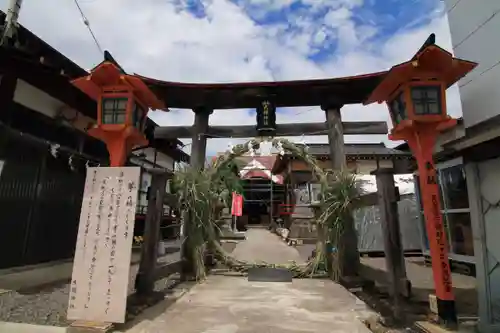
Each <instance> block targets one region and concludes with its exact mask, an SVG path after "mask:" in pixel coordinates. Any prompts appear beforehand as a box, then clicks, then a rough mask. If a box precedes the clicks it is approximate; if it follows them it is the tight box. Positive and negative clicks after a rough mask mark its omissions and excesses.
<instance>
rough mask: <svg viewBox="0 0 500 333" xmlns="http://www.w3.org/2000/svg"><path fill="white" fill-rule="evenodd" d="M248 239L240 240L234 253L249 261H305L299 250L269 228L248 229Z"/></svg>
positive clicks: (239, 257)
mask: <svg viewBox="0 0 500 333" xmlns="http://www.w3.org/2000/svg"><path fill="white" fill-rule="evenodd" d="M245 236H246V240H245V241H242V242H239V243H238V245H236V248H235V249H234V251H233V252H232V255H233V256H234V257H235V258H237V259H240V260H243V261H248V262H259V261H264V262H266V263H269V264H287V263H289V262H291V261H295V262H296V263H303V262H304V259H303V258H302V257H301V256H300V254H299V252H298V251H297V250H296V249H295V248H293V247H291V246H288V245H287V244H285V242H283V241H282V240H281V239H280V238H279V237H278V235H276V234H273V233H271V232H270V231H269V230H267V229H262V228H255V229H252V228H250V229H248V230H247V231H246V233H245Z"/></svg>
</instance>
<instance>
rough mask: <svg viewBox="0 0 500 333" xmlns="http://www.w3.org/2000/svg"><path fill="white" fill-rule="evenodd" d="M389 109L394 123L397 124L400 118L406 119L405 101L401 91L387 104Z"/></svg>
mask: <svg viewBox="0 0 500 333" xmlns="http://www.w3.org/2000/svg"><path fill="white" fill-rule="evenodd" d="M389 109H390V112H391V114H392V117H393V119H394V121H395V122H396V124H399V123H400V122H401V121H402V120H405V119H406V117H407V113H406V101H405V98H404V93H403V92H401V93H400V94H399V95H397V96H396V98H394V99H393V100H392V102H391V103H390V104H389Z"/></svg>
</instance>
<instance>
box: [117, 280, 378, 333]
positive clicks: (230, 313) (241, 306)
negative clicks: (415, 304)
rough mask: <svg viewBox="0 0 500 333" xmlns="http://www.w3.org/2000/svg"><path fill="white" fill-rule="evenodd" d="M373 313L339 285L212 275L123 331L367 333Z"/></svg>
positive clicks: (315, 281) (324, 281)
mask: <svg viewBox="0 0 500 333" xmlns="http://www.w3.org/2000/svg"><path fill="white" fill-rule="evenodd" d="M371 315H373V313H372V312H371V311H370V310H369V309H368V308H367V306H366V305H365V303H363V302H362V301H360V300H358V299H357V298H356V297H355V296H353V295H352V294H350V293H349V292H348V291H347V290H345V289H344V288H343V287H341V286H340V285H338V284H335V283H333V282H331V281H328V280H317V279H300V280H294V281H293V282H292V283H283V282H248V281H247V279H246V278H243V277H229V276H219V275H212V276H209V278H208V280H207V281H206V282H205V283H202V284H198V285H196V286H194V287H193V288H192V289H191V290H190V291H189V292H188V293H187V294H185V295H184V296H183V297H181V298H180V299H179V300H178V301H177V302H176V303H174V304H173V305H171V306H170V307H168V308H167V309H164V310H163V312H162V313H160V314H159V315H156V316H151V315H149V314H148V313H144V314H143V315H142V316H143V317H144V318H141V319H139V318H138V319H139V320H138V324H137V325H135V326H134V327H133V328H130V329H128V330H123V331H119V332H122V333H125V332H126V333H166V332H168V333H260V332H262V333H266V332H267V333H299V332H301V333H306V332H311V333H333V332H342V333H345V332H350V333H368V332H371V331H370V330H369V329H368V328H366V326H365V325H364V324H363V323H362V320H364V319H367V318H368V317H370V316H371Z"/></svg>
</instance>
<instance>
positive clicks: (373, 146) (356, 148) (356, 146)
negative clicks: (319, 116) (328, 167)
mask: <svg viewBox="0 0 500 333" xmlns="http://www.w3.org/2000/svg"><path fill="white" fill-rule="evenodd" d="M306 145H307V147H308V152H309V153H310V154H312V155H329V154H330V148H329V145H328V144H327V143H308V144H306ZM344 149H345V154H346V155H347V156H359V155H363V156H369V155H378V156H397V155H409V153H408V152H405V151H401V150H397V149H394V148H387V147H386V146H385V145H384V143H346V144H345V145H344Z"/></svg>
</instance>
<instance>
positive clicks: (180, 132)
mask: <svg viewBox="0 0 500 333" xmlns="http://www.w3.org/2000/svg"><path fill="white" fill-rule="evenodd" d="M342 127H343V130H344V131H343V132H344V134H345V135H356V134H387V132H388V129H387V123H386V122H385V121H356V122H343V123H342ZM327 132H328V130H327V126H326V123H302V124H278V125H277V130H276V134H275V136H299V135H327ZM205 135H206V137H207V138H221V137H227V138H252V137H255V136H258V134H257V130H256V127H255V125H244V126H209V127H208V130H207V131H206V133H205ZM192 137H193V132H192V127H191V126H162V127H157V128H156V130H155V138H179V139H188V138H192Z"/></svg>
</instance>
